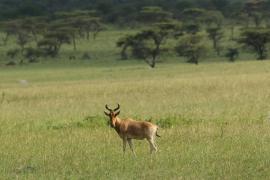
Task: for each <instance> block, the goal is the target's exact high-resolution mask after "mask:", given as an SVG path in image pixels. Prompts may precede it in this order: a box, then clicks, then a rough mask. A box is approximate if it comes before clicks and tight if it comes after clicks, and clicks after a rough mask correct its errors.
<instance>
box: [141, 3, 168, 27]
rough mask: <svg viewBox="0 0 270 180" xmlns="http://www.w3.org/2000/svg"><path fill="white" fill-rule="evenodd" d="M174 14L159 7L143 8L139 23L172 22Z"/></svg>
mask: <svg viewBox="0 0 270 180" xmlns="http://www.w3.org/2000/svg"><path fill="white" fill-rule="evenodd" d="M171 18H172V13H171V12H168V11H165V10H163V9H162V8H161V7H158V6H147V7H143V8H142V10H141V11H140V13H139V21H140V22H143V23H149V24H153V23H157V22H166V21H169V20H171Z"/></svg>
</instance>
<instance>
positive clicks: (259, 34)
mask: <svg viewBox="0 0 270 180" xmlns="http://www.w3.org/2000/svg"><path fill="white" fill-rule="evenodd" d="M238 42H239V43H240V44H243V45H244V46H245V47H247V48H250V49H251V50H252V51H254V52H255V53H256V54H257V59H258V60H264V59H266V58H267V44H268V43H269V42H270V30H269V29H265V28H261V29H258V28H256V29H255V28H250V29H247V30H244V31H243V32H242V33H241V35H240V38H239V40H238Z"/></svg>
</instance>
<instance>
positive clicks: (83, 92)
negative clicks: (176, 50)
mask: <svg viewBox="0 0 270 180" xmlns="http://www.w3.org/2000/svg"><path fill="white" fill-rule="evenodd" d="M123 33H126V32H121V31H108V32H104V34H103V35H100V36H99V37H98V39H97V40H96V41H95V42H93V43H92V42H91V43H89V42H80V48H79V50H78V51H77V52H73V51H72V47H71V46H66V47H65V48H64V49H63V52H61V54H60V56H59V57H58V58H56V59H53V60H48V59H47V60H46V59H41V62H39V63H37V64H30V65H22V66H15V67H3V66H2V67H0V142H1V145H0V177H1V178H0V179H16V178H17V179H268V178H269V176H270V161H269V159H270V133H269V132H270V114H269V112H270V106H269V102H270V62H268V61H261V62H259V61H240V62H236V63H227V62H218V61H219V60H217V59H215V57H213V59H214V60H209V61H206V62H204V63H202V64H200V65H198V66H196V65H190V64H185V63H182V61H183V60H181V59H179V58H176V57H174V56H168V57H162V62H159V64H158V66H157V68H156V69H150V68H148V67H147V65H146V64H144V63H143V62H140V61H136V60H131V61H119V60H117V58H118V54H117V52H118V51H117V50H116V47H115V41H116V40H117V39H118V38H119V36H120V35H123ZM11 46H12V45H10V47H11ZM10 47H9V48H10ZM9 48H6V47H0V52H1V57H2V58H1V63H0V64H4V62H6V61H5V56H4V52H5V51H6V50H7V49H9ZM86 51H89V52H91V56H92V58H91V59H90V60H84V61H83V60H79V59H77V60H72V61H69V60H65V59H67V57H68V55H69V54H71V55H72V54H76V56H77V57H79V56H81V54H82V53H83V52H86ZM78 54H79V55H78ZM242 58H243V57H242ZM116 103H120V104H121V114H120V117H134V118H138V119H152V121H153V122H155V123H157V124H159V125H160V126H161V129H160V132H159V134H161V136H162V137H161V138H159V139H158V140H157V144H158V148H159V151H158V152H157V154H155V155H154V156H152V157H150V156H149V148H148V144H147V142H146V141H136V142H135V151H136V153H137V157H136V158H134V157H133V156H132V154H131V153H130V152H128V153H127V154H126V155H125V156H123V154H122V142H121V140H120V139H119V137H118V136H117V134H116V133H115V132H114V130H113V129H110V128H109V127H108V126H107V119H106V117H105V116H104V115H103V110H104V105H105V104H109V105H111V106H114V105H115V104H116Z"/></svg>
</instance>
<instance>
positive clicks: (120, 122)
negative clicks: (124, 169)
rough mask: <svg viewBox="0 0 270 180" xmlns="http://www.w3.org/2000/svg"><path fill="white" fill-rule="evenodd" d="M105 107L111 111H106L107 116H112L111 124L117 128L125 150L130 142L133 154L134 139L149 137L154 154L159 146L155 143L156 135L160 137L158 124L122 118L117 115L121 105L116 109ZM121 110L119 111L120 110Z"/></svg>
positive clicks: (151, 150)
mask: <svg viewBox="0 0 270 180" xmlns="http://www.w3.org/2000/svg"><path fill="white" fill-rule="evenodd" d="M105 108H106V109H107V110H108V111H109V113H107V112H105V111H104V113H105V115H106V116H109V118H110V125H111V127H112V128H114V129H115V130H116V132H117V133H118V135H119V136H120V138H122V140H123V152H124V153H125V151H126V144H127V142H128V144H129V147H130V149H131V151H132V152H133V154H134V155H135V152H134V150H133V144H132V139H139V140H143V139H147V141H148V142H149V145H150V153H151V154H152V152H153V151H155V152H156V151H157V147H156V145H155V137H156V136H157V137H160V136H159V135H158V134H157V130H158V126H157V125H155V124H152V123H150V122H147V121H136V120H133V119H131V118H127V119H120V118H119V117H117V116H118V115H119V114H120V110H119V109H120V105H119V104H118V107H117V108H115V109H113V110H112V109H110V108H109V107H108V105H106V106H105ZM118 110H119V111H118Z"/></svg>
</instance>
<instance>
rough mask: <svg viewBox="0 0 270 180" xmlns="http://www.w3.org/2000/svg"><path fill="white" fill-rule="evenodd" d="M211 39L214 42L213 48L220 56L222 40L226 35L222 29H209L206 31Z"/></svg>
mask: <svg viewBox="0 0 270 180" xmlns="http://www.w3.org/2000/svg"><path fill="white" fill-rule="evenodd" d="M206 32H207V34H208V37H209V39H211V40H212V42H213V48H214V50H215V51H216V52H217V55H220V40H221V39H222V38H223V37H224V33H223V31H222V29H221V28H220V27H209V28H207V29H206Z"/></svg>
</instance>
